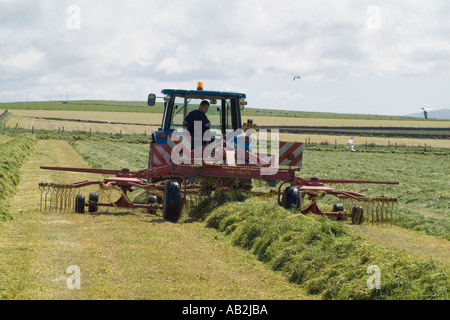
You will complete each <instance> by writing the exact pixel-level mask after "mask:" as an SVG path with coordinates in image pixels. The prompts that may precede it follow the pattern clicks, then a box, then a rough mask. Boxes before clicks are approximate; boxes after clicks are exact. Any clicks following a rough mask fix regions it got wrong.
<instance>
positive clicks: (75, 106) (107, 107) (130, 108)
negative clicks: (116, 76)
mask: <svg viewBox="0 0 450 320" xmlns="http://www.w3.org/2000/svg"><path fill="white" fill-rule="evenodd" d="M1 109H23V110H67V111H102V112H140V113H162V112H163V110H164V108H163V103H162V102H157V103H156V105H155V106H154V107H149V106H147V103H146V101H144V100H143V101H107V100H80V101H68V102H67V103H65V102H62V101H37V102H34V101H33V102H10V103H0V110H1ZM210 113H214V111H213V110H210ZM242 116H243V117H271V118H272V117H280V118H302V119H328V120H330V119H354V120H397V121H403V120H405V121H413V122H420V121H422V120H423V119H417V118H410V117H401V116H383V115H369V114H344V113H326V112H311V111H286V110H272V109H260V108H246V109H244V110H243V111H242ZM434 121H436V120H428V121H427V123H430V122H434ZM447 122H448V123H449V122H450V121H447ZM286 125H288V124H286Z"/></svg>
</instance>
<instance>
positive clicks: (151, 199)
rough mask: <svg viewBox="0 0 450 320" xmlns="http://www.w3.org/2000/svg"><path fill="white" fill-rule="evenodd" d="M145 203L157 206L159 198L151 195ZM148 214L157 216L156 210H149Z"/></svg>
mask: <svg viewBox="0 0 450 320" xmlns="http://www.w3.org/2000/svg"><path fill="white" fill-rule="evenodd" d="M145 203H146V204H156V203H158V197H157V196H155V195H153V194H149V195H148V196H147V198H146V199H145ZM147 213H149V214H156V209H150V208H148V209H147Z"/></svg>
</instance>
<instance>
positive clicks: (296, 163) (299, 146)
mask: <svg viewBox="0 0 450 320" xmlns="http://www.w3.org/2000/svg"><path fill="white" fill-rule="evenodd" d="M279 154H280V157H279V165H280V166H290V167H301V166H302V162H303V143H301V142H282V141H280V149H279Z"/></svg>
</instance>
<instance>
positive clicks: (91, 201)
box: [88, 193, 98, 212]
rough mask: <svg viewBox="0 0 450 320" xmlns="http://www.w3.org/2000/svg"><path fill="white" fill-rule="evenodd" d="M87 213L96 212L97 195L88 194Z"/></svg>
mask: <svg viewBox="0 0 450 320" xmlns="http://www.w3.org/2000/svg"><path fill="white" fill-rule="evenodd" d="M88 208H89V212H97V211H98V193H89V205H88Z"/></svg>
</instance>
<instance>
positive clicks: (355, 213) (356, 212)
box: [351, 205, 364, 224]
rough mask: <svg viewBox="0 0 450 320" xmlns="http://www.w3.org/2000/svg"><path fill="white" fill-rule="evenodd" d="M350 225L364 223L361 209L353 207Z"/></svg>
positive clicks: (356, 206)
mask: <svg viewBox="0 0 450 320" xmlns="http://www.w3.org/2000/svg"><path fill="white" fill-rule="evenodd" d="M351 216H352V223H353V224H362V223H363V222H364V210H363V207H361V206H359V205H354V206H353V207H352V213H351Z"/></svg>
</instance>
